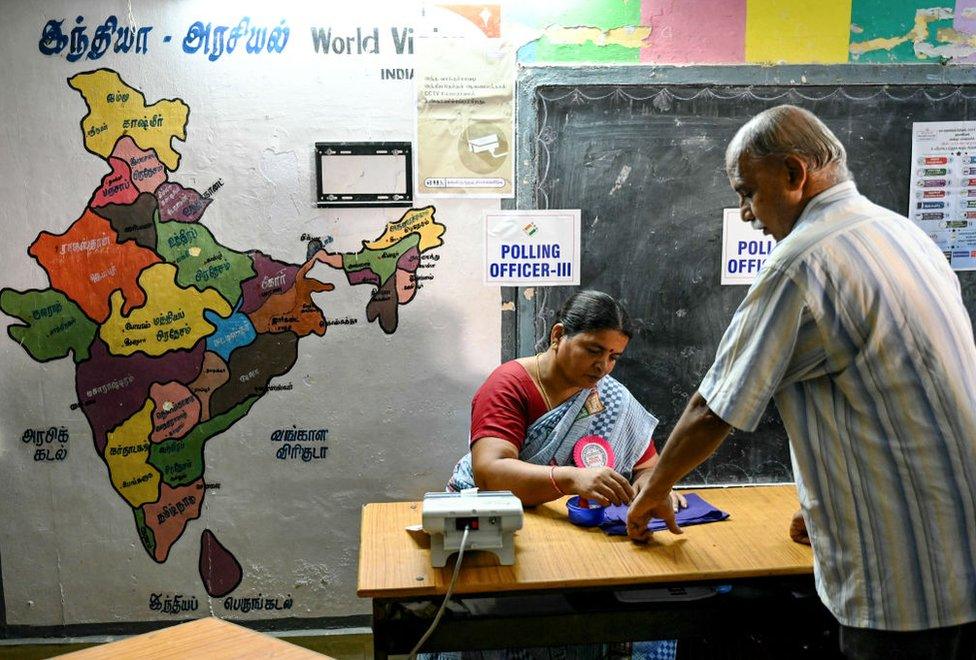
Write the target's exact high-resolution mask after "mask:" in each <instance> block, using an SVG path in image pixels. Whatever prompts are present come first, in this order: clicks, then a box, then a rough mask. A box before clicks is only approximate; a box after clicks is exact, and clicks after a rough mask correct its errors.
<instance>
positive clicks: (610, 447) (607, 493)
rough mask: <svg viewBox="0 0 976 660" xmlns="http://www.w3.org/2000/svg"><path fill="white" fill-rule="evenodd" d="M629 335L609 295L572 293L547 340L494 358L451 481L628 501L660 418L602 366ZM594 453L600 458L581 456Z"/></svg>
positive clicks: (521, 494)
mask: <svg viewBox="0 0 976 660" xmlns="http://www.w3.org/2000/svg"><path fill="white" fill-rule="evenodd" d="M632 335H633V329H632V327H631V323H630V318H629V316H628V315H627V312H626V311H625V310H624V308H623V307H622V306H621V305H620V303H618V302H617V301H616V300H614V299H613V298H612V297H611V296H609V295H607V294H605V293H602V292H600V291H580V292H578V293H576V294H574V295H573V296H572V297H571V298H570V299H569V300H567V301H566V303H565V304H564V305H563V306H562V308H561V309H560V310H559V312H558V314H557V315H556V320H555V323H553V326H552V328H551V329H550V331H549V348H548V350H547V351H545V352H544V353H540V354H537V355H533V356H532V357H527V358H519V359H517V360H512V361H510V362H506V363H505V364H503V365H501V366H500V367H498V368H497V369H495V370H494V371H493V372H492V373H491V375H490V376H488V379H487V380H486V381H485V382H484V384H483V385H482V386H481V387H480V388H479V389H478V392H477V393H476V394H475V395H474V399H473V400H472V402H471V452H470V453H468V454H466V455H465V456H464V457H463V458H462V459H461V460H460V461H458V463H457V465H456V466H455V467H454V474H453V475H452V477H451V480H450V482H449V483H448V486H447V488H448V490H452V491H458V490H462V489H464V488H471V487H473V486H475V485H477V486H478V487H479V488H482V489H484V490H510V491H512V492H513V493H514V494H515V495H516V496H518V498H519V499H521V500H522V503H523V504H525V505H526V506H534V505H536V504H541V503H543V502H548V501H550V500H554V499H557V498H560V497H563V496H564V495H579V496H580V497H581V498H585V499H587V500H589V501H592V502H596V503H599V504H603V505H606V504H609V503H611V502H612V503H613V504H629V503H630V501H631V500H632V499H633V498H634V496H635V495H636V494H637V492H639V491H640V489H641V487H642V485H643V484H644V483H645V481H646V479H647V477H649V475H650V472H651V468H653V467H654V465H655V464H656V463H657V460H658V456H657V452H656V451H655V449H654V443H653V442H652V440H651V434H652V433H653V432H654V427H655V426H657V419H656V418H655V417H654V416H653V415H651V414H650V413H649V412H647V410H645V409H644V407H643V406H641V405H640V403H638V402H637V400H636V399H635V398H634V397H633V396H632V395H631V394H630V392H629V391H628V390H627V388H626V387H624V386H623V385H621V384H620V383H618V382H617V381H616V380H614V379H613V378H611V377H610V375H609V374H610V372H611V371H613V368H614V366H616V364H617V360H618V359H620V356H621V355H622V354H623V352H624V350H625V349H626V348H627V344H628V343H629V341H630V338H631V336H632ZM594 457H595V458H596V459H597V460H588V459H590V458H594ZM601 458H602V459H603V460H599V459H601ZM594 463H600V464H601V465H602V466H599V467H597V466H594V465H593V464H594ZM634 477H636V479H634V481H633V485H631V479H632V478H634ZM671 503H672V505H673V506H674V508H675V511H677V510H678V507H679V506H680V507H684V506H687V503H686V502H685V499H684V497H683V496H681V495H678V494H676V493H674V492H672V493H671ZM615 646H616V647H617V648H614V649H611V648H610V647H608V646H607V645H602V644H596V645H586V646H574V647H558V648H552V649H545V648H538V649H517V650H508V651H483V652H464V653H450V654H448V653H441V654H431V655H426V656H425V657H426V658H437V659H438V660H475V659H478V660H486V659H490V660H495V659H505V658H512V657H519V658H530V659H533V660H535V659H547V660H548V659H549V658H555V657H562V658H566V657H572V658H607V657H631V655H630V654H631V651H630V649H629V646H630V645H626V644H625V645H615ZM620 647H623V648H620ZM675 648H676V646H675V642H674V641H659V642H635V643H634V649H633V653H634V657H655V658H673V657H674V654H675Z"/></svg>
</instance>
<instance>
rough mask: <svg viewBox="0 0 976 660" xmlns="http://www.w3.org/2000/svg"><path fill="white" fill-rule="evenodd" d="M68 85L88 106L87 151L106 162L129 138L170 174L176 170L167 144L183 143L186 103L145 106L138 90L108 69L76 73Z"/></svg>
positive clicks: (176, 160)
mask: <svg viewBox="0 0 976 660" xmlns="http://www.w3.org/2000/svg"><path fill="white" fill-rule="evenodd" d="M68 84H69V85H70V86H71V87H72V88H74V89H76V90H78V91H79V92H81V95H82V96H83V97H84V98H85V102H86V103H87V104H88V109H89V110H88V114H87V115H85V117H84V119H82V120H81V128H82V131H83V132H84V135H85V147H86V148H87V149H88V150H89V151H91V152H92V153H96V154H98V155H99V156H102V157H104V158H108V157H109V156H110V155H111V154H112V150H113V149H114V148H115V143H116V142H117V141H118V139H119V138H120V137H122V136H123V135H128V136H130V137H131V138H132V139H133V140H135V142H136V144H138V145H139V147H140V148H142V149H154V150H155V151H156V155H157V156H159V160H160V161H161V162H162V163H163V165H165V166H166V168H167V169H169V170H170V171H172V170H175V169H176V168H177V167H178V166H179V163H180V154H179V153H177V152H176V151H174V150H173V148H172V147H171V146H170V144H171V141H172V139H173V138H174V137H175V138H177V139H180V140H185V139H186V120H187V117H188V116H189V113H190V107H189V106H188V105H187V104H186V103H184V102H183V101H180V100H179V99H175V100H163V101H159V102H157V103H153V104H152V105H148V106H147V105H146V97H145V96H143V95H142V93H141V92H140V91H139V90H137V89H134V88H132V87H129V86H128V85H126V84H125V83H124V82H122V79H121V78H119V74H117V73H115V72H114V71H109V70H108V69H99V70H98V71H90V72H88V73H79V74H78V75H76V76H72V77H71V78H69V79H68Z"/></svg>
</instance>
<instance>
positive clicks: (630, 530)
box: [627, 488, 684, 542]
mask: <svg viewBox="0 0 976 660" xmlns="http://www.w3.org/2000/svg"><path fill="white" fill-rule="evenodd" d="M651 518H660V519H661V520H663V521H664V523H665V524H666V525H667V526H668V529H669V530H671V532H673V533H674V534H683V533H684V532H682V531H681V528H680V527H678V523H676V522H675V520H674V505H673V504H672V502H671V492H670V491H669V492H668V494H667V495H665V496H664V497H655V496H652V494H651V491H649V490H647V489H646V488H645V489H642V490H641V491H640V492H639V493H638V494H637V497H635V498H634V501H633V502H631V503H630V510H629V511H628V512H627V536H629V537H630V538H631V539H632V540H634V541H641V542H644V541H647V540H649V539H650V537H651V532H650V531H649V530H648V529H647V523H649V522H650V521H651Z"/></svg>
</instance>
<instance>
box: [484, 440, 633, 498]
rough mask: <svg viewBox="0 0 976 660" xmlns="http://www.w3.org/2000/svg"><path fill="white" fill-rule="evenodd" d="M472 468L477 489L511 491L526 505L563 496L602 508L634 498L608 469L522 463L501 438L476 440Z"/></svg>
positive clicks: (509, 444)
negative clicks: (579, 497)
mask: <svg viewBox="0 0 976 660" xmlns="http://www.w3.org/2000/svg"><path fill="white" fill-rule="evenodd" d="M471 467H472V468H473V470H474V480H475V483H476V484H477V485H478V488H481V489H484V490H510V491H512V493H514V494H515V495H516V497H518V498H519V499H520V500H522V504H524V505H525V506H535V505H537V504H542V503H543V502H550V501H552V500H555V499H559V498H560V497H562V496H563V495H580V496H581V497H585V498H587V499H591V500H594V501H596V502H599V503H600V504H604V505H605V504H608V503H610V502H613V503H614V504H627V503H629V502H630V500H631V499H632V498H633V496H634V489H633V487H632V486H631V485H630V483H628V482H627V480H626V479H624V477H623V476H622V475H620V474H619V473H618V472H616V471H614V470H613V469H611V468H577V467H573V466H569V465H559V466H556V467H555V468H553V467H552V466H549V465H533V464H532V463H526V462H525V461H523V460H521V459H520V458H519V457H518V449H517V448H516V447H515V445H513V444H512V443H511V442H509V441H508V440H502V439H501V438H480V439H478V440H476V441H475V443H474V444H473V445H472V446H471ZM550 475H551V478H550ZM553 482H555V484H554V483H553ZM557 487H558V489H559V490H557ZM559 491H562V492H559Z"/></svg>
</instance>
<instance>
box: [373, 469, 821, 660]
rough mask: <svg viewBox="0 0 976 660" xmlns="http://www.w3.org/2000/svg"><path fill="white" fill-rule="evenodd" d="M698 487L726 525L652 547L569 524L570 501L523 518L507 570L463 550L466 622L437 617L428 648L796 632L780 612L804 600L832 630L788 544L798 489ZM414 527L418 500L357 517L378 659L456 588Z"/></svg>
mask: <svg viewBox="0 0 976 660" xmlns="http://www.w3.org/2000/svg"><path fill="white" fill-rule="evenodd" d="M691 492H695V491H691ZM697 492H698V493H699V494H700V495H701V496H702V497H704V498H705V499H706V500H708V501H709V502H710V503H712V504H713V505H715V506H717V507H718V508H720V509H723V510H725V511H728V512H729V513H730V514H731V516H730V518H729V519H728V520H726V521H723V522H718V523H712V524H707V525H699V526H693V527H687V528H685V530H684V532H685V533H684V534H683V535H680V536H679V535H673V534H671V533H670V532H658V533H656V534H655V535H654V538H653V541H652V542H651V543H650V544H648V545H639V544H635V543H633V542H631V541H630V540H628V539H627V538H626V537H618V536H614V537H611V536H607V535H606V534H604V532H603V531H601V530H600V529H598V528H589V529H584V528H579V527H576V526H574V525H572V524H571V523H569V521H568V519H567V515H566V506H565V500H559V501H556V502H550V503H548V504H545V505H542V506H539V507H536V508H535V509H528V510H526V512H525V523H524V525H523V528H522V529H521V530H520V531H519V532H518V533H517V534H516V536H515V553H516V559H515V564H514V565H513V566H500V565H499V564H498V560H497V559H496V558H495V556H494V555H492V554H489V553H482V552H474V553H471V554H470V555H467V554H466V556H465V558H464V565H463V567H462V569H461V573H460V575H459V577H458V582H457V585H456V586H455V597H456V599H457V598H458V597H460V599H461V600H462V601H463V603H464V604H466V605H470V607H468V610H469V613H468V614H460V615H450V614H449V615H445V617H444V619H443V620H442V621H441V624H440V626H439V627H438V630H437V631H436V632H435V633H434V635H433V636H432V637H431V639H430V640H428V642H427V643H426V644H425V645H424V650H431V651H433V650H449V649H459V648H468V649H472V648H497V647H498V646H499V639H503V640H505V641H506V643H507V645H508V646H513V647H514V646H545V645H553V644H563V643H566V644H568V643H582V642H584V641H625V640H636V639H656V638H675V637H676V636H685V637H688V636H694V635H695V634H700V632H701V630H702V627H703V626H704V625H708V626H710V627H715V629H716V630H720V631H721V630H734V629H736V627H738V629H739V630H741V629H742V626H743V625H751V622H752V621H753V620H754V619H756V618H763V617H765V621H764V622H762V624H761V625H760V626H759V627H772V628H771V629H773V630H775V626H776V625H777V623H776V622H777V621H778V622H779V625H782V624H783V623H784V621H786V620H789V621H791V622H792V623H793V624H794V625H792V626H791V627H790V629H791V630H794V631H795V630H796V626H795V623H796V621H795V620H794V619H787V616H788V615H792V614H795V612H794V611H793V610H794V609H796V608H795V607H793V606H796V605H797V604H798V603H799V604H801V605H802V607H801V608H800V609H801V610H804V611H802V612H800V614H802V615H803V616H806V617H810V616H813V617H814V618H815V619H816V621H817V627H819V626H820V625H821V622H822V621H824V620H826V621H827V622H828V624H829V621H830V619H829V617H827V618H826V619H824V615H825V613H826V610H823V609H822V606H821V605H820V603H819V600H818V599H817V598H816V596H815V595H814V594H813V578H812V571H813V568H812V560H813V557H812V553H811V551H810V548H809V547H807V546H803V545H799V544H796V543H794V542H792V541H791V540H790V538H789V534H788V528H789V524H790V519H791V517H792V515H793V513H794V512H795V511H796V510H797V508H798V503H797V499H796V491H795V488H794V486H792V485H788V486H751V487H739V488H714V489H703V490H700V491H697ZM420 521H421V504H420V503H419V502H398V503H384V504H368V505H366V506H365V507H364V508H363V514H362V528H361V537H360V551H359V587H358V592H357V593H358V594H359V596H361V597H367V598H372V599H373V634H374V649H375V652H376V656H377V657H385V655H386V654H387V653H403V652H406V651H409V650H410V647H411V646H412V643H415V642H416V640H418V639H419V638H420V636H421V634H422V633H423V631H424V630H425V629H426V624H427V623H429V618H425V617H424V616H423V615H415V614H411V613H412V612H416V611H417V610H418V607H417V603H422V602H423V601H425V600H427V601H433V602H436V603H439V598H438V597H441V596H443V594H444V593H445V592H446V589H447V585H448V583H449V582H450V578H451V573H452V570H453V559H452V560H449V562H448V566H447V567H446V568H432V567H431V565H430V554H429V540H428V539H427V537H426V535H424V534H423V533H418V532H408V531H407V530H406V529H405V528H406V527H407V526H408V525H415V524H419V523H420ZM649 587H656V589H649ZM693 587H695V588H693ZM635 590H639V591H635ZM798 593H802V597H801V596H796V597H795V598H794V597H792V595H794V594H798ZM696 596H702V597H701V598H700V599H696V598H695V597H696ZM489 597H490V598H491V600H490V601H486V602H488V603H489V604H488V605H485V602H482V601H484V599H486V598H489ZM648 599H651V600H648ZM662 599H663V600H662ZM622 600H625V601H634V600H637V601H641V600H643V601H644V602H636V603H635V602H621V601H622ZM533 601H534V604H533ZM794 601H796V602H794ZM801 601H802V602H801ZM411 604H412V606H411ZM492 604H493V605H494V607H492ZM788 606H789V607H788ZM743 608H745V609H747V610H750V611H749V613H748V616H746V614H745V612H743ZM689 617H690V618H693V619H697V620H694V621H689V620H688V619H689ZM699 617H704V618H699ZM655 622H656V623H655ZM483 624H484V625H483ZM766 624H769V626H766ZM696 631H697V632H696ZM499 635H500V636H499Z"/></svg>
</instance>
